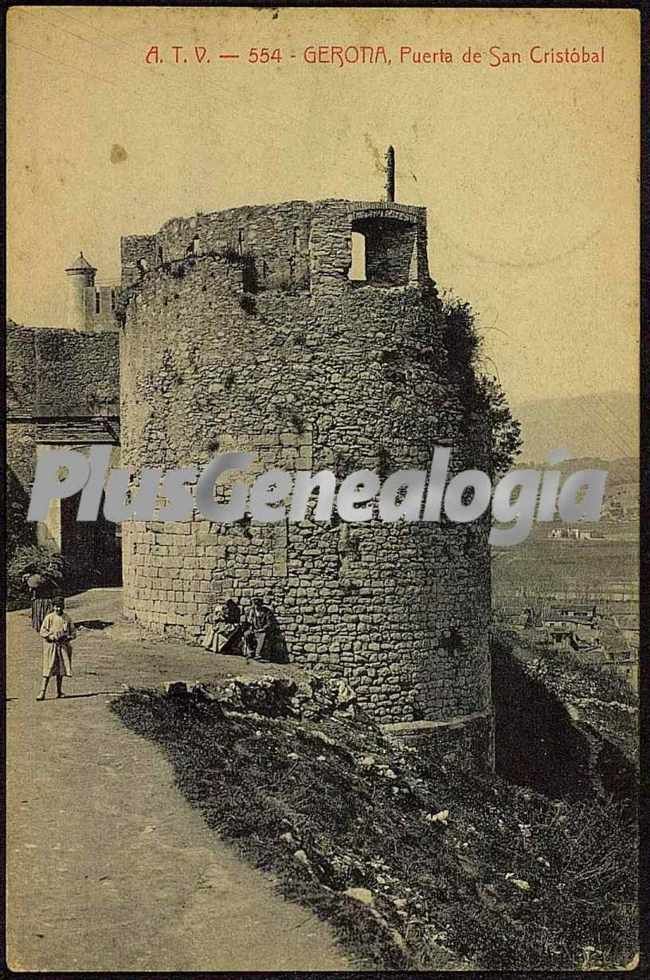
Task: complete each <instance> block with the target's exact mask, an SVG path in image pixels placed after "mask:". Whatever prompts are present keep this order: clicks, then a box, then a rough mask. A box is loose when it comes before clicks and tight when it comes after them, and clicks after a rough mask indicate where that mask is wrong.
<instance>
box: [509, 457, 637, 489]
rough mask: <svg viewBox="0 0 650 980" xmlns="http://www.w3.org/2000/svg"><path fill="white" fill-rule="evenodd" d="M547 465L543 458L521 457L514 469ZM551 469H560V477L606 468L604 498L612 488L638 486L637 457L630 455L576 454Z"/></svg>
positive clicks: (547, 466)
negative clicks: (616, 456)
mask: <svg viewBox="0 0 650 980" xmlns="http://www.w3.org/2000/svg"><path fill="white" fill-rule="evenodd" d="M549 466H550V464H548V463H545V462H544V460H543V459H541V460H540V459H537V460H533V459H527V460H523V459H521V457H520V458H519V459H518V460H517V461H516V463H515V469H547V468H549ZM553 469H559V470H560V472H561V473H562V479H564V477H566V476H568V475H569V473H575V472H576V471H577V470H607V473H608V476H607V489H606V492H605V498H606V499H607V497H609V496H610V495H611V492H612V490H614V489H615V488H617V487H623V486H625V487H630V488H631V489H632V491H633V492H635V491H634V490H633V488H634V487H635V486H638V483H639V459H638V457H632V456H625V457H623V458H622V459H604V458H603V457H598V456H577V457H576V458H575V459H569V460H567V461H566V462H565V463H560V464H559V465H558V466H557V467H556V466H553Z"/></svg>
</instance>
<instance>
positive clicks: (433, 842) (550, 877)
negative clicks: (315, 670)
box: [113, 691, 637, 970]
mask: <svg viewBox="0 0 650 980" xmlns="http://www.w3.org/2000/svg"><path fill="white" fill-rule="evenodd" d="M113 707H114V710H115V711H116V712H117V714H118V715H119V717H120V718H121V719H122V721H123V722H124V723H125V724H126V725H127V726H128V727H130V728H131V729H133V730H134V731H136V732H138V733H139V734H141V735H143V736H145V737H147V738H150V739H153V740H155V741H157V742H159V743H160V744H161V745H162V746H163V747H164V749H165V750H166V751H167V753H168V754H169V757H170V760H171V762H172V764H173V766H174V769H175V773H176V778H177V782H178V785H179V787H180V789H181V790H182V792H183V793H185V795H186V796H187V797H188V799H189V800H190V801H191V802H192V804H194V805H195V806H198V807H200V808H201V810H202V811H203V813H204V815H205V819H206V820H207V822H208V824H209V825H210V826H211V827H213V828H214V829H215V830H216V831H218V832H219V834H220V835H221V836H222V837H223V838H225V839H226V840H230V841H233V842H235V843H236V844H237V845H238V846H239V847H240V848H241V850H242V853H243V854H244V855H245V856H246V857H247V858H248V859H249V860H251V861H252V862H254V863H255V864H257V865H258V866H259V867H261V868H264V869H268V870H273V871H274V872H275V874H276V875H277V877H278V879H279V882H280V887H281V888H282V891H283V893H284V894H285V895H287V896H288V897H291V898H293V899H296V900H299V901H301V902H303V903H304V904H305V905H306V906H308V907H310V908H312V909H314V910H315V911H316V912H317V913H318V914H320V915H322V916H323V917H325V918H327V919H329V920H330V921H331V922H332V923H333V924H334V926H335V928H336V929H337V931H338V933H339V936H340V938H341V940H342V942H343V943H344V945H345V946H346V947H347V948H348V949H350V950H352V951H353V952H354V953H355V954H356V955H357V957H359V958H360V962H362V963H364V964H365V965H367V966H370V967H372V968H374V969H382V968H383V969H390V968H407V969H441V968H445V967H447V968H451V969H453V968H468V967H469V966H470V965H471V966H473V967H474V968H484V969H489V968H492V969H525V970H532V969H547V970H557V969H570V968H580V967H583V968H592V969H593V968H597V967H598V966H599V965H606V966H616V965H622V964H624V963H626V962H628V961H629V960H630V958H631V957H632V955H633V954H634V952H635V950H636V947H637V938H636V919H635V915H636V894H635V880H636V868H635V853H636V845H635V840H634V831H633V829H632V828H631V827H629V826H625V825H623V824H622V823H621V822H620V820H619V818H618V815H617V812H616V810H615V809H614V807H612V806H608V805H603V804H599V803H596V802H591V801H590V802H589V803H588V804H585V803H580V804H573V805H569V804H567V803H564V802H553V801H550V800H547V799H545V798H544V797H541V796H539V795H537V794H535V793H533V792H532V791H530V790H525V789H521V788H517V787H513V786H511V785H509V784H507V783H505V782H504V781H503V780H500V779H498V778H496V777H494V776H491V775H486V776H476V775H472V774H470V773H468V772H465V771H463V772H462V773H459V772H457V771H448V770H446V769H445V768H444V767H442V766H440V765H439V764H437V763H436V762H434V761H431V760H429V761H426V760H424V759H423V758H421V757H420V756H419V755H418V753H416V752H415V751H413V750H410V749H408V748H407V747H405V746H400V745H395V744H393V743H391V742H389V741H387V740H386V739H384V738H383V737H382V736H381V735H380V734H379V733H378V732H377V731H376V730H374V729H373V728H372V727H371V726H370V725H369V724H367V723H363V722H355V721H345V722H342V721H335V720H327V721H321V722H319V723H314V722H308V721H304V720H303V721H297V720H294V719H288V718H268V717H261V716H259V715H251V714H247V715H246V714H240V715H236V714H230V715H229V716H226V717H223V714H222V712H221V710H220V709H219V706H218V705H216V704H215V703H214V702H197V701H194V700H191V699H170V698H166V697H164V696H162V695H161V694H158V693H155V692H151V691H130V692H128V693H126V694H125V695H123V696H122V697H120V698H119V699H117V700H116V701H115V702H113ZM444 810H448V811H449V814H448V818H447V822H446V823H445V822H443V821H441V820H437V821H431V820H430V819H428V818H430V817H431V816H432V815H436V814H439V813H440V812H441V811H444ZM516 881H518V882H520V883H519V884H516V883H515V882H516ZM359 887H362V888H367V889H369V890H371V891H372V893H373V896H374V906H373V908H372V909H370V908H368V907H366V906H365V905H364V904H363V903H361V902H359V901H357V900H355V898H353V897H348V896H345V895H344V894H343V893H344V891H345V890H346V889H347V888H359Z"/></svg>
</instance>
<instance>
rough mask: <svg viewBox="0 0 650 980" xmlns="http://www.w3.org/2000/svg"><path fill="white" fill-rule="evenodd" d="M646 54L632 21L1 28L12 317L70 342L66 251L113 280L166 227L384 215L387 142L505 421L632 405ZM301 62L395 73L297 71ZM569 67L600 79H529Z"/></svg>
mask: <svg viewBox="0 0 650 980" xmlns="http://www.w3.org/2000/svg"><path fill="white" fill-rule="evenodd" d="M638 39H639V18H638V13H637V12H636V11H633V10H596V9H568V10H560V9H556V10H550V9H546V10H544V9H521V8H520V9H516V10H506V9H501V10H499V9H482V10H481V9H464V10H458V9H456V10H454V9H446V10H445V9H440V8H437V9H427V10H404V9H390V8H381V9H368V10H359V9H334V8H332V9H315V8H313V7H312V8H308V9H295V8H294V9H287V8H285V9H282V8H281V9H279V10H275V11H274V10H273V9H272V8H267V9H264V10H253V9H248V8H223V9H219V8H207V9H206V8H175V9H174V8H137V7H131V8H110V7H78V6H76V7H25V8H21V7H14V8H12V9H11V10H10V12H9V18H8V90H7V91H8V202H9V207H8V275H7V280H8V305H7V309H8V314H9V316H11V317H12V318H13V319H14V320H16V321H17V322H20V323H24V324H28V325H40V326H45V325H52V326H56V325H60V324H61V323H62V318H63V310H64V305H65V286H66V284H65V272H64V270H65V267H66V266H67V265H68V264H69V263H70V262H71V261H72V260H73V259H74V258H75V257H76V256H77V255H78V253H79V251H80V249H83V252H84V254H85V255H86V256H87V257H88V258H89V259H90V260H91V261H92V263H93V265H95V266H97V268H98V270H99V272H98V281H109V280H117V279H118V278H119V242H120V236H121V235H130V234H146V233H151V232H154V231H156V230H157V229H158V228H159V227H160V226H161V225H162V224H163V223H164V222H165V221H167V220H168V219H169V218H172V217H175V216H180V215H184V216H187V215H192V214H195V213H196V212H204V213H207V212H210V211H216V210H220V209H222V208H230V207H236V206H238V205H243V204H264V203H271V202H276V201H283V200H294V199H303V200H318V199H322V198H328V197H335V198H349V199H361V200H375V199H379V198H381V196H382V194H383V173H382V169H381V168H382V161H383V154H384V151H385V149H386V147H387V146H388V145H389V144H392V145H393V146H394V147H395V150H396V158H397V195H396V197H397V200H398V201H400V202H402V203H407V204H416V205H420V206H426V208H427V211H428V228H429V265H430V271H431V275H432V277H433V279H434V280H435V281H436V283H437V284H438V288H439V290H440V291H442V290H451V291H453V292H454V293H455V294H456V295H457V296H459V297H462V298H463V299H466V300H468V301H469V302H470V303H471V305H472V307H473V308H474V309H475V310H476V311H477V312H478V313H479V314H480V322H481V325H482V329H483V331H484V333H485V338H486V348H485V363H486V367H487V368H488V370H490V372H491V373H496V374H497V376H498V377H499V379H500V381H501V383H502V385H503V387H504V388H505V390H506V393H507V394H508V397H509V398H510V400H511V401H512V402H517V403H520V402H525V401H533V400H536V399H543V398H551V397H552V398H559V397H567V396H571V395H589V394H593V393H598V392H604V391H627V392H635V391H636V390H637V383H638V382H637V374H638V372H637V364H638V334H639V327H638V316H639V314H638V289H639V282H638V248H639V245H638V226H639V211H638V207H639V205H638V155H639V144H638V122H639V64H638V44H639V41H638ZM152 45H158V46H159V54H160V57H162V58H163V62H162V64H155V63H150V64H147V63H146V61H145V56H146V54H147V51H148V50H149V49H150V48H151V46H152ZM173 45H177V46H182V51H180V52H179V55H178V57H179V59H180V62H179V63H178V64H176V63H175V62H174V51H173V48H172V46H173ZM311 45H314V46H319V45H321V46H324V47H325V48H326V46H331V45H340V46H342V47H350V48H352V47H354V46H357V47H359V46H360V45H366V46H368V47H375V48H376V47H377V46H383V47H384V49H385V51H386V56H387V57H390V58H391V61H392V63H391V64H390V65H388V64H384V63H383V62H382V61H381V56H379V61H375V63H373V64H344V65H343V66H342V67H340V66H338V65H332V64H327V63H322V64H309V63H307V62H306V61H305V60H304V54H303V52H304V50H305V48H307V47H308V46H311ZM195 46H199V52H198V54H199V56H200V54H201V51H200V48H201V47H205V48H206V49H207V53H206V55H205V57H204V58H203V61H202V63H201V64H198V63H197V59H196V55H195V52H194V47H195ZM583 46H584V47H585V49H586V50H587V51H596V52H600V51H601V49H602V48H603V47H604V49H605V60H604V63H602V64H600V63H588V64H582V63H579V64H568V65H567V64H551V63H546V64H532V63H531V61H530V50H531V48H533V47H535V50H536V56H537V57H540V56H541V55H540V54H539V52H540V51H542V52H543V51H550V50H551V49H553V50H554V51H555V52H558V51H562V52H563V51H564V49H565V48H567V47H568V48H569V50H570V51H571V50H572V49H574V48H575V50H576V51H578V52H581V51H582V47H583ZM468 47H471V50H472V52H473V53H474V52H480V53H481V59H482V60H481V62H480V63H476V62H470V63H466V62H464V61H463V60H462V55H463V53H464V52H466V51H467V49H468ZM251 48H257V49H258V50H260V49H262V48H266V49H268V51H269V52H272V51H275V50H276V49H277V50H278V51H279V53H280V56H281V58H282V60H281V61H280V62H279V63H278V61H276V60H273V61H271V60H270V61H269V62H268V63H264V64H262V63H259V62H257V63H249V60H248V59H249V52H250V50H251ZM401 48H410V49H412V50H413V51H421V52H438V51H440V50H443V51H445V50H446V51H449V52H450V53H451V55H452V59H453V60H452V62H451V63H448V62H444V61H442V62H441V61H440V59H438V60H436V62H435V63H433V61H432V60H431V56H430V60H429V63H424V62H423V61H422V60H421V62H420V63H419V64H415V63H413V61H412V60H411V54H410V53H409V52H407V53H406V55H405V56H404V60H403V61H402V59H401V57H400V49H401ZM490 48H497V49H498V52H499V60H500V61H501V64H499V65H495V64H494V62H495V61H496V60H497V55H495V54H490ZM504 52H519V54H520V57H521V62H520V63H517V61H516V59H515V58H514V57H513V58H512V60H511V61H510V62H509V63H506V62H505V61H504V60H503V53H504ZM223 53H230V54H233V53H237V54H239V55H240V57H239V58H238V59H222V58H220V57H219V55H220V54H223ZM292 55H295V57H292ZM185 57H187V64H185V63H184V61H183V59H184V58H185ZM335 57H336V56H335ZM350 57H354V54H353V53H351V55H350ZM208 59H209V61H208ZM491 62H492V64H490V63H491Z"/></svg>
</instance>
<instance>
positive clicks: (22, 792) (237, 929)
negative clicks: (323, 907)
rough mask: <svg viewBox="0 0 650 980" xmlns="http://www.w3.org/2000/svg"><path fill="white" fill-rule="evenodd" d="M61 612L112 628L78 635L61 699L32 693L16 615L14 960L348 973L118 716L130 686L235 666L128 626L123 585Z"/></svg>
mask: <svg viewBox="0 0 650 980" xmlns="http://www.w3.org/2000/svg"><path fill="white" fill-rule="evenodd" d="M67 609H68V611H69V613H70V615H71V616H72V618H73V619H74V620H75V621H77V622H79V621H93V620H96V621H103V622H106V621H108V622H109V623H112V624H114V625H110V626H108V627H104V628H100V629H97V628H91V629H88V630H82V631H81V632H80V635H79V638H78V639H77V641H76V643H75V647H74V651H75V652H74V671H75V676H74V678H72V679H70V680H68V681H67V686H66V692H67V693H69V695H70V697H67V698H65V699H63V700H60V701H57V700H55V699H54V697H53V695H54V691H50V690H48V700H46V701H45V702H43V703H37V702H36V701H35V696H36V693H37V690H38V682H39V678H38V673H39V663H40V640H39V639H38V637H37V636H36V634H35V633H34V632H33V631H32V630H31V626H30V624H29V617H28V614H27V613H25V612H15V613H10V614H9V616H8V645H7V646H8V649H7V688H8V689H7V698H8V701H7V828H8V840H7V880H8V912H7V946H8V962H9V965H10V966H11V967H12V968H13V969H15V970H23V971H25V970H37V971H38V970H40V971H43V970H48V971H67V970H84V971H100V970H101V971H108V970H133V971H135V970H154V971H165V972H166V971H170V970H186V971H208V970H209V971H223V970H233V971H234V970H237V971H246V970H251V971H253V970H254V971H264V972H267V971H280V970H281V971H293V970H305V971H310V970H327V971H333V970H349V969H351V968H352V966H351V964H350V963H349V961H348V960H346V959H345V958H344V956H343V954H342V953H340V952H339V951H338V949H337V948H336V947H335V945H334V941H333V938H332V934H331V932H330V930H329V929H328V928H327V927H326V926H325V925H324V924H322V923H321V922H319V921H318V920H317V919H316V918H314V917H313V916H312V915H310V914H309V913H308V912H307V911H306V910H305V909H303V908H300V907H299V906H297V905H293V904H291V903H288V902H285V901H284V900H283V899H282V898H281V897H279V896H277V895H276V894H275V893H274V892H273V889H272V883H271V879H269V878H268V877H267V876H264V875H262V874H261V873H259V872H257V871H255V870H254V869H252V868H249V867H248V866H246V865H245V864H244V863H243V862H242V861H240V860H239V858H238V857H237V856H236V854H235V852H234V851H233V850H231V849H230V848H229V847H228V846H227V845H225V844H223V843H222V842H220V841H219V840H218V838H217V837H216V836H215V835H214V834H213V833H212V832H211V831H209V830H208V828H207V826H206V825H205V824H204V822H203V820H202V818H201V816H200V814H199V813H198V812H197V811H196V810H193V809H192V808H191V807H190V806H189V804H188V803H187V802H186V801H185V800H184V798H183V797H182V796H181V794H180V793H179V792H178V791H177V790H176V788H175V787H174V785H173V777H172V771H171V767H170V766H169V764H168V763H167V761H166V759H165V758H164V756H163V754H162V752H160V751H159V750H158V749H157V748H156V747H155V746H154V745H153V744H150V743H148V742H146V741H145V740H143V739H141V738H138V737H137V736H136V735H134V734H132V733H130V732H128V731H127V730H126V729H125V728H123V727H122V725H121V724H120V722H119V721H118V720H117V718H116V717H115V716H114V715H113V714H112V712H111V711H110V709H109V704H110V696H111V695H112V694H116V693H119V692H120V690H121V687H122V685H123V684H129V685H131V686H147V685H154V684H160V683H161V682H163V681H165V680H173V679H177V678H183V679H189V680H203V681H208V680H213V679H214V678H215V676H216V675H226V674H237V673H243V672H244V670H243V669H242V661H241V660H239V659H237V658H228V657H213V656H210V655H208V654H204V653H202V652H201V651H199V650H195V649H193V648H188V647H185V646H183V645H182V644H178V643H175V644H171V643H170V644H168V643H159V642H155V641H151V640H149V641H146V640H145V641H143V639H142V637H141V636H139V634H138V632H137V631H136V630H134V629H133V628H131V627H128V626H126V625H124V624H120V623H119V621H118V612H119V591H117V590H104V589H101V590H100V589H96V590H91V591H90V592H87V593H84V594H83V595H82V596H78V597H75V598H73V599H70V600H68V603H67ZM95 625H96V624H95ZM286 670H287V668H281V667H275V668H271V671H272V672H275V671H285V672H286ZM247 671H248V672H255V673H257V672H268V671H269V668H268V667H260V666H259V665H251V666H249V667H248V668H247ZM51 683H53V682H51Z"/></svg>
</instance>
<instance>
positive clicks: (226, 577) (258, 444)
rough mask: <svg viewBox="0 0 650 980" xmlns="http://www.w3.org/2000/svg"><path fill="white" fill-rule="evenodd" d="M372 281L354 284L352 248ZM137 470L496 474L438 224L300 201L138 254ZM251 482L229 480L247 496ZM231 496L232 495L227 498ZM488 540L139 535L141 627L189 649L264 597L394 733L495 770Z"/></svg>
mask: <svg viewBox="0 0 650 980" xmlns="http://www.w3.org/2000/svg"><path fill="white" fill-rule="evenodd" d="M353 235H355V236H361V237H362V239H363V244H364V266H365V268H364V270H363V275H362V276H359V277H358V278H355V279H354V280H352V279H351V277H350V267H351V261H352V259H351V255H352V244H351V243H352V236H353ZM122 285H123V303H124V308H123V314H122V317H123V333H122V341H121V347H122V349H121V390H122V396H121V397H122V404H121V420H122V465H128V464H131V465H133V466H134V467H135V469H136V472H137V471H138V470H140V468H141V467H144V466H148V467H161V468H164V469H168V468H171V467H180V466H190V465H198V466H199V467H202V466H203V465H204V464H205V463H206V462H207V461H208V460H209V459H211V458H212V457H213V456H214V455H215V454H216V453H218V452H224V451H232V450H235V449H238V450H241V451H250V452H253V453H254V454H255V459H256V463H255V465H254V466H253V467H252V470H251V471H250V472H251V477H252V478H254V477H255V475H256V474H259V473H260V472H262V471H263V470H268V469H270V468H272V467H279V468H282V469H285V470H289V471H292V470H293V471H298V470H307V471H310V472H311V473H316V472H318V471H319V470H321V469H332V470H334V471H335V472H336V473H338V474H340V475H341V476H344V475H346V474H347V473H350V472H352V470H355V469H362V468H369V469H372V470H375V471H378V472H379V473H380V474H388V473H389V472H392V471H394V470H397V469H408V468H416V469H427V470H428V468H429V466H430V464H431V458H432V452H433V447H434V446H435V445H447V446H451V447H453V451H452V457H451V465H450V477H451V475H453V473H455V472H460V471H462V470H464V469H467V468H482V467H486V466H487V454H488V433H487V431H486V427H485V424H484V422H483V420H482V419H481V418H480V417H476V415H474V414H473V411H472V407H471V405H468V404H467V403H466V399H465V392H464V391H463V389H462V386H461V385H460V384H459V383H458V382H457V381H454V380H453V378H454V375H453V372H450V371H449V369H448V368H449V366H448V364H446V362H445V353H444V350H443V344H442V318H441V308H440V303H439V300H438V297H437V292H436V289H435V285H434V283H433V281H432V280H431V278H430V277H429V271H428V263H427V225H426V212H425V210H424V209H423V208H416V207H411V206H407V205H404V204H397V203H395V202H394V201H390V200H389V201H386V202H364V201H346V200H325V201H317V202H306V201H291V202H288V203H284V204H276V205H272V206H268V207H242V208H236V209H233V210H229V211H221V212H215V213H212V214H206V215H201V216H198V217H195V218H190V219H183V218H177V219H173V220H171V221H169V222H168V223H167V224H165V225H164V226H163V227H162V228H161V229H160V231H159V232H157V233H156V234H154V235H146V236H132V237H128V238H124V239H122ZM241 478H242V477H241V474H235V475H233V479H241ZM224 492H227V491H224ZM488 533H489V526H488V523H487V521H486V520H485V519H481V520H479V521H476V522H473V523H471V524H449V523H446V522H445V520H444V518H443V520H442V522H428V523H424V522H418V523H410V524H408V523H395V524H384V523H382V522H380V521H379V520H378V519H377V518H376V515H375V518H373V520H371V521H369V522H367V523H363V524H346V523H344V522H341V521H337V520H333V521H332V522H331V523H329V524H323V523H319V522H316V521H314V520H312V519H311V518H310V515H309V514H308V519H307V520H305V521H304V522H302V523H287V522H285V521H281V522H278V523H275V524H256V523H255V522H254V521H252V520H249V519H244V520H243V521H242V522H240V523H239V524H234V525H233V524H230V525H218V524H215V523H211V522H210V521H206V520H203V519H198V518H197V517H196V515H195V519H194V520H192V521H190V522H188V523H178V524H170V523H159V522H145V523H135V522H134V523H131V522H129V523H125V524H124V525H123V571H124V587H125V593H124V594H125V609H126V612H127V614H128V615H129V616H131V617H132V618H134V619H136V620H138V621H139V622H142V623H143V624H146V626H148V627H150V628H152V629H154V630H157V631H158V632H160V633H165V634H169V635H172V636H178V637H183V638H186V639H189V640H191V641H195V640H197V639H198V637H199V636H200V635H201V633H202V630H203V624H204V617H205V615H206V613H207V612H209V611H212V610H213V609H214V608H215V606H220V605H221V604H222V603H223V602H224V601H225V600H226V599H227V598H230V597H235V598H237V599H239V600H240V601H241V602H242V603H243V605H244V606H245V607H246V606H247V605H248V603H249V602H250V600H251V599H252V597H253V596H263V597H264V598H265V600H266V601H267V603H268V604H269V605H270V606H271V607H272V608H273V610H274V611H275V614H276V616H277V620H278V624H279V630H280V633H281V637H282V641H283V643H284V644H285V646H286V651H287V653H288V656H289V658H290V659H291V660H294V661H297V662H299V663H301V664H304V665H305V666H307V667H317V666H319V667H321V668H324V669H326V670H327V671H328V672H329V673H330V674H332V675H334V676H337V677H340V678H343V679H345V680H346V681H347V682H348V683H349V684H350V685H351V686H352V687H353V688H354V689H355V691H356V693H357V695H358V697H359V700H360V702H361V704H362V706H363V707H365V708H366V709H367V710H368V711H369V712H371V713H372V715H373V716H374V717H375V718H376V719H377V720H378V721H379V722H380V723H382V724H383V725H385V726H386V728H387V730H389V731H393V732H399V733H401V734H403V735H404V736H407V737H411V738H417V739H425V740H426V739H436V740H437V741H438V742H442V744H443V746H444V747H445V749H446V750H447V749H448V751H449V752H450V753H451V756H450V757H452V756H453V757H456V758H458V753H459V752H460V754H461V756H463V757H464V758H466V759H467V760H470V761H473V762H476V763H477V764H480V765H484V764H489V761H490V755H491V748H490V746H491V731H492V721H491V718H492V715H491V692H490V670H489V653H488V635H487V631H488V625H489V620H490V557H489V547H488Z"/></svg>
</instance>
